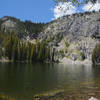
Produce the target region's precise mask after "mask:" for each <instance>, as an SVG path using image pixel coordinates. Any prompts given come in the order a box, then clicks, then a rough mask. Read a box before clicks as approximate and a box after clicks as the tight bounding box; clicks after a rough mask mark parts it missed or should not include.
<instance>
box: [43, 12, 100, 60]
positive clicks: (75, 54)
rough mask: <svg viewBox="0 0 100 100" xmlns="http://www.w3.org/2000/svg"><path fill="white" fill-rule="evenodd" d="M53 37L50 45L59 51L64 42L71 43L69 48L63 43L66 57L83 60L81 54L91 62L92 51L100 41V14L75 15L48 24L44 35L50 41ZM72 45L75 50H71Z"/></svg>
mask: <svg viewBox="0 0 100 100" xmlns="http://www.w3.org/2000/svg"><path fill="white" fill-rule="evenodd" d="M52 37H53V39H52V40H51V41H50V42H49V45H51V44H52V47H54V48H56V49H57V50H58V48H59V47H61V45H62V44H61V41H62V40H64V41H65V42H68V43H69V46H68V47H66V44H65V45H64V43H63V47H62V48H63V50H62V48H61V49H60V50H61V51H63V52H64V57H68V58H70V59H72V60H82V57H81V56H82V55H80V54H84V56H85V59H90V60H91V55H92V51H93V49H94V47H95V45H96V44H98V43H99V40H100V12H91V13H90V12H89V13H84V14H73V15H68V16H64V17H61V18H59V19H57V20H54V21H53V22H51V23H49V24H48V26H47V27H46V28H45V29H44V31H43V34H42V38H45V40H50V38H52ZM72 44H74V50H70V49H69V47H70V48H73V45H72ZM64 47H65V48H64ZM60 50H59V51H60ZM60 54H61V53H60ZM61 55H62V54H61ZM60 57H62V56H60Z"/></svg>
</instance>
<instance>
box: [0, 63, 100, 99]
mask: <svg viewBox="0 0 100 100" xmlns="http://www.w3.org/2000/svg"><path fill="white" fill-rule="evenodd" d="M57 89H58V90H65V91H66V92H65V93H66V94H68V95H70V96H71V95H74V96H76V97H77V95H79V94H80V95H83V96H88V97H89V96H96V97H97V98H99V95H100V68H99V67H97V68H93V67H91V66H82V65H80V66H77V65H73V66H69V65H62V64H42V63H36V64H25V63H5V64H4V63H2V64H0V95H7V96H8V97H11V98H14V99H13V100H32V98H33V96H34V95H36V94H40V93H45V92H48V91H55V90H57ZM73 100H74V99H73ZM75 100H76V99H75ZM82 100H83V99H82Z"/></svg>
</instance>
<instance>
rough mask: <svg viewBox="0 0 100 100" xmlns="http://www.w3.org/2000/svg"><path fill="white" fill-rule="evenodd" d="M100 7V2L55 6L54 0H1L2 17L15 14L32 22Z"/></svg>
mask: <svg viewBox="0 0 100 100" xmlns="http://www.w3.org/2000/svg"><path fill="white" fill-rule="evenodd" d="M91 7H92V8H91ZM68 8H69V9H68ZM90 8H91V9H90ZM51 9H52V10H51ZM99 9H100V2H97V3H96V4H95V5H94V6H93V5H92V4H91V3H88V4H85V5H83V6H81V7H79V8H76V7H75V6H73V4H72V3H71V2H67V3H59V4H58V5H56V6H55V3H54V0H0V18H1V17H3V16H13V17H16V18H19V19H21V20H22V21H24V20H31V21H32V22H50V21H51V20H52V19H57V18H59V17H61V16H64V15H67V14H73V13H77V12H80V11H82V12H84V11H93V10H95V11H99Z"/></svg>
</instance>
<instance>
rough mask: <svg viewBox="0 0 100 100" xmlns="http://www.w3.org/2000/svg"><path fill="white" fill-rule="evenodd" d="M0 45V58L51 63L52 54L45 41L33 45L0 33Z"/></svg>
mask: <svg viewBox="0 0 100 100" xmlns="http://www.w3.org/2000/svg"><path fill="white" fill-rule="evenodd" d="M0 43H1V44H0V58H2V57H5V58H6V59H9V60H12V61H28V62H29V61H30V62H34V61H45V60H48V61H50V60H52V61H53V55H54V53H51V52H50V47H48V46H47V43H46V41H42V42H39V41H37V42H36V44H33V43H30V42H24V41H22V40H20V39H19V38H18V37H17V35H15V34H14V33H10V34H4V33H2V32H0ZM51 56H52V58H51Z"/></svg>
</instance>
